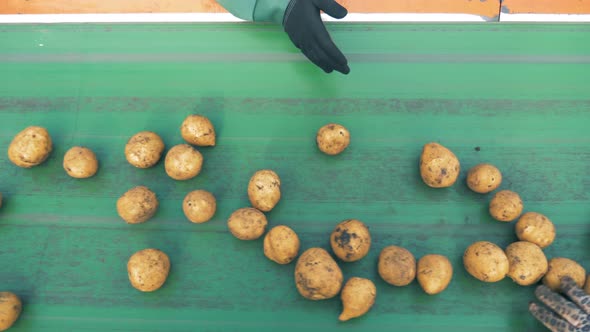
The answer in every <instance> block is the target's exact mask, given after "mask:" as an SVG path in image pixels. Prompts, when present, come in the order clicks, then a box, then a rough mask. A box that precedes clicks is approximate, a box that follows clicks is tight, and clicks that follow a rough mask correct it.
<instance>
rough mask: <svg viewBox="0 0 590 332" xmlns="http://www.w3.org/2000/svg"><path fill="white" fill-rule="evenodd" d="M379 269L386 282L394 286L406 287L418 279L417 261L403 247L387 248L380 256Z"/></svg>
mask: <svg viewBox="0 0 590 332" xmlns="http://www.w3.org/2000/svg"><path fill="white" fill-rule="evenodd" d="M378 269H379V275H380V276H381V278H383V280H385V282H387V283H389V284H391V285H394V286H406V285H409V284H410V283H411V282H412V281H414V279H415V278H416V259H415V258H414V255H412V253H411V252H409V251H408V250H406V249H404V248H402V247H398V246H389V247H385V248H383V250H382V251H381V253H380V254H379V264H378Z"/></svg>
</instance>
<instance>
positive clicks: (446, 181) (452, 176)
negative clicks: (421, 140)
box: [420, 143, 461, 188]
mask: <svg viewBox="0 0 590 332" xmlns="http://www.w3.org/2000/svg"><path fill="white" fill-rule="evenodd" d="M460 172H461V165H460V163H459V159H457V156H455V154H454V153H453V152H452V151H451V150H449V149H447V148H446V147H444V146H442V145H440V144H438V143H428V144H425V145H424V147H423V148H422V155H421V156H420V175H421V176H422V180H423V181H424V183H426V185H428V186H429V187H432V188H446V187H450V186H452V185H453V184H454V183H455V181H457V178H458V177H459V173H460Z"/></svg>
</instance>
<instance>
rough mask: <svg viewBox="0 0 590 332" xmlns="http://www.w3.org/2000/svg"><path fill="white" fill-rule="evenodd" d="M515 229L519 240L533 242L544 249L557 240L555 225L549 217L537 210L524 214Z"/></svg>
mask: <svg viewBox="0 0 590 332" xmlns="http://www.w3.org/2000/svg"><path fill="white" fill-rule="evenodd" d="M515 229H516V236H518V239H519V240H521V241H528V242H532V243H534V244H536V245H538V246H539V247H541V248H542V249H544V248H547V247H548V246H549V245H551V243H553V240H555V226H554V225H553V223H552V222H551V220H549V218H547V217H546V216H544V215H542V214H540V213H537V212H527V213H525V214H523V215H522V216H521V217H520V219H518V222H516V227H515Z"/></svg>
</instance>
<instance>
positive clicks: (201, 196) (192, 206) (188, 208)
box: [182, 190, 217, 224]
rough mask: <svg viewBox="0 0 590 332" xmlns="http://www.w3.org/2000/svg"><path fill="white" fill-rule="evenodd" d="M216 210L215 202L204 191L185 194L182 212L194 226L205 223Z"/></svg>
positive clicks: (210, 194)
mask: <svg viewBox="0 0 590 332" xmlns="http://www.w3.org/2000/svg"><path fill="white" fill-rule="evenodd" d="M216 210H217V200H216V199H215V196H213V194H212V193H210V192H208V191H206V190H194V191H191V192H190V193H188V194H186V196H185V197H184V200H183V201H182V211H183V212H184V215H185V216H186V218H187V219H188V220H190V221H191V222H193V223H195V224H201V223H204V222H207V221H209V220H211V218H213V216H214V215H215V211H216Z"/></svg>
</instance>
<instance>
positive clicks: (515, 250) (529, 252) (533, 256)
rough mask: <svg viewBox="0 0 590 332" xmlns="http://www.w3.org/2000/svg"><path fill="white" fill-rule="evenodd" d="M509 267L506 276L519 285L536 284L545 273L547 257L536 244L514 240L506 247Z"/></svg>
mask: <svg viewBox="0 0 590 332" xmlns="http://www.w3.org/2000/svg"><path fill="white" fill-rule="evenodd" d="M506 257H508V263H509V265H510V268H509V270H508V276H509V277H510V278H511V279H512V280H513V281H514V282H515V283H517V284H519V285H521V286H530V285H532V284H536V283H537V282H538V281H539V280H541V278H543V276H544V275H545V273H547V268H548V265H547V257H545V254H544V253H543V250H541V248H539V246H538V245H536V244H534V243H530V242H526V241H519V242H514V243H512V244H511V245H509V246H508V247H507V248H506Z"/></svg>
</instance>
